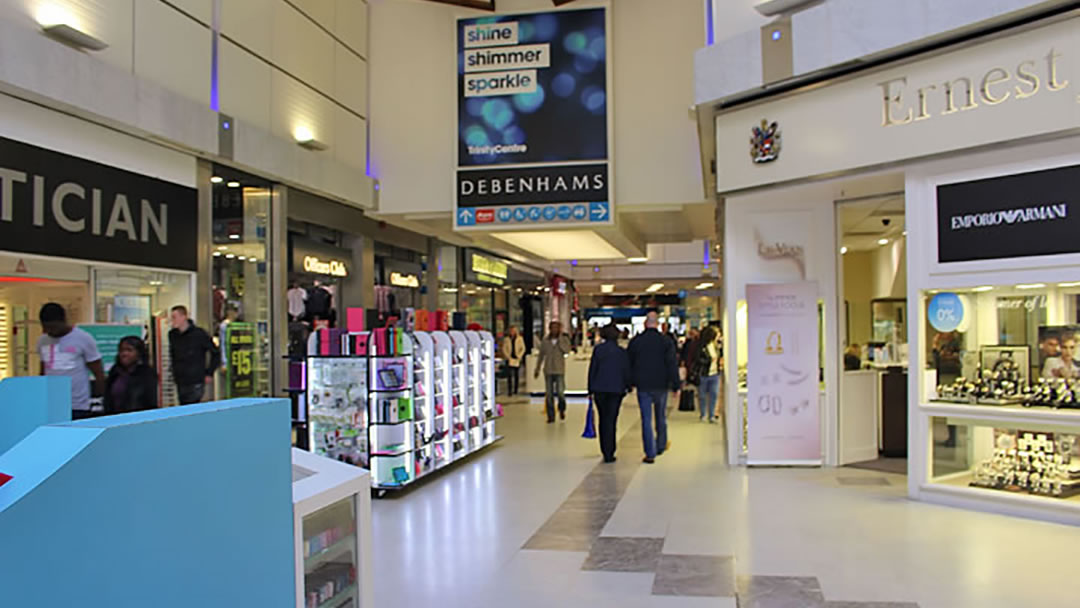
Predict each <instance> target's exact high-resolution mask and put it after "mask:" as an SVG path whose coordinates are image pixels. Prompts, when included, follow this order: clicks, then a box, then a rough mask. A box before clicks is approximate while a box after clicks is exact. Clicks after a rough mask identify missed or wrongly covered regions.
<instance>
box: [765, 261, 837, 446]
mask: <svg viewBox="0 0 1080 608" xmlns="http://www.w3.org/2000/svg"><path fill="white" fill-rule="evenodd" d="M746 303H747V326H748V332H747V333H748V336H747V338H748V341H749V342H748V344H749V351H748V361H747V366H746V382H747V389H748V391H747V392H748V394H747V399H748V400H747V408H746V410H747V427H748V428H747V431H748V435H747V460H746V461H747V464H749V465H800V464H803V465H819V464H821V412H820V403H819V400H818V395H819V393H820V383H819V380H818V378H819V371H818V365H819V364H818V352H819V347H820V345H819V342H818V340H819V334H818V286H817V283H815V282H798V283H776V284H767V285H747V286H746Z"/></svg>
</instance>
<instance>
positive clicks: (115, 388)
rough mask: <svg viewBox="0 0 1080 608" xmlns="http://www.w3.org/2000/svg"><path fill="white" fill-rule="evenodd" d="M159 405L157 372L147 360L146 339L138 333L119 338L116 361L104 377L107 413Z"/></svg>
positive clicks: (132, 410)
mask: <svg viewBox="0 0 1080 608" xmlns="http://www.w3.org/2000/svg"><path fill="white" fill-rule="evenodd" d="M157 406H158V375H157V372H156V371H155V370H154V368H153V367H150V365H148V364H147V352H146V343H144V342H143V341H142V339H140V338H137V337H135V336H128V337H126V338H124V339H122V340H120V346H119V347H118V348H117V351H116V363H114V364H113V366H112V369H110V370H109V376H108V378H106V379H105V413H106V414H107V415H111V414H123V413H125V412H137V411H139V410H152V409H154V408H156V407H157Z"/></svg>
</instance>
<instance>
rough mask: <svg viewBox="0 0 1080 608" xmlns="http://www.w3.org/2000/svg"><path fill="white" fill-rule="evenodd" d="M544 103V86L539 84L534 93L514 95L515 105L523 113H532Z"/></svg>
mask: <svg viewBox="0 0 1080 608" xmlns="http://www.w3.org/2000/svg"><path fill="white" fill-rule="evenodd" d="M542 105H544V87H542V86H537V87H536V90H535V91H533V92H532V93H519V94H517V95H514V107H515V108H517V109H518V112H521V113H523V114H532V113H533V112H535V111H537V110H539V109H540V106H542Z"/></svg>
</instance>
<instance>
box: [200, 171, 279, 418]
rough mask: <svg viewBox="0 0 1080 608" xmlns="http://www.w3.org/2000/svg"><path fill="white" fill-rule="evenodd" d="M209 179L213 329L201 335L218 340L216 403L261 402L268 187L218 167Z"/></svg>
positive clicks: (266, 370)
mask: <svg viewBox="0 0 1080 608" xmlns="http://www.w3.org/2000/svg"><path fill="white" fill-rule="evenodd" d="M214 173H215V175H214V177H213V178H212V179H211V181H213V195H214V198H213V202H214V207H213V298H214V299H213V319H212V323H213V325H212V330H211V327H206V329H207V331H208V332H210V334H211V335H212V336H215V338H216V339H217V341H218V344H219V345H220V347H221V354H222V362H223V364H224V365H225V366H226V367H225V368H224V370H223V373H222V378H223V379H224V380H225V381H224V382H222V383H220V387H221V388H222V389H223V390H218V397H223V398H233V397H251V396H265V395H269V394H270V337H269V327H270V291H269V289H270V282H269V276H268V274H267V271H268V268H269V264H268V263H267V260H268V259H269V257H270V246H269V243H268V242H267V235H268V233H269V216H270V197H271V195H272V190H271V185H270V184H269V183H267V182H264V181H261V180H258V179H257V178H253V177H251V176H248V175H246V174H243V173H239V172H235V171H231V170H228V169H226V168H223V167H215V169H214ZM198 321H199V322H200V323H205V322H207V320H203V319H198ZM233 336H235V339H233V338H232V337H233Z"/></svg>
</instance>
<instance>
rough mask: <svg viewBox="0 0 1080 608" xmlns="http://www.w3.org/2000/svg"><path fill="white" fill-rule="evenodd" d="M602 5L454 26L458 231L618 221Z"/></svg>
mask: <svg viewBox="0 0 1080 608" xmlns="http://www.w3.org/2000/svg"><path fill="white" fill-rule="evenodd" d="M607 20H608V14H607V10H606V9H605V8H602V7H600V8H587V9H579V10H565V11H554V12H547V13H530V14H520V15H497V16H494V17H484V18H478V19H477V18H474V19H461V20H459V21H458V48H457V54H458V73H457V77H458V134H457V146H456V150H457V178H456V180H455V193H454V226H455V229H457V230H514V229H527V228H536V227H538V226H544V225H558V226H560V227H565V226H597V225H610V224H612V223H613V218H614V207H613V201H612V197H611V188H610V175H611V167H610V162H609V160H610V159H609V150H610V149H611V133H612V124H611V114H610V112H609V111H608V107H609V104H610V103H611V98H610V96H611V79H610V64H609V61H608V57H609V51H610V46H609V44H608V36H607V32H608V23H607Z"/></svg>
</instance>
